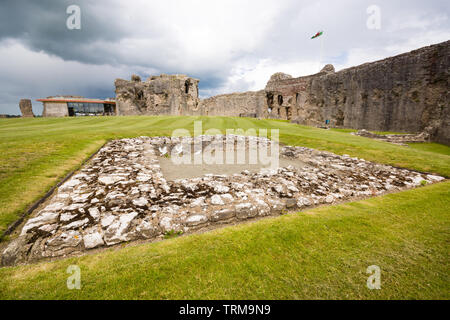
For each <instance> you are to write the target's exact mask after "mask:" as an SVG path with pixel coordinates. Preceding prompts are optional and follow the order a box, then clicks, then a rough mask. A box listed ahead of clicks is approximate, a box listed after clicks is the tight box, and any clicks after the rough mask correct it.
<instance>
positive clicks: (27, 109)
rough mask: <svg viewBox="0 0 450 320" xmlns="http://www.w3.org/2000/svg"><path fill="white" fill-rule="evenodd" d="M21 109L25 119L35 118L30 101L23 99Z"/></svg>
mask: <svg viewBox="0 0 450 320" xmlns="http://www.w3.org/2000/svg"><path fill="white" fill-rule="evenodd" d="M19 108H20V112H21V113H22V117H23V118H34V113H33V107H32V105H31V100H30V99H21V100H20V102H19Z"/></svg>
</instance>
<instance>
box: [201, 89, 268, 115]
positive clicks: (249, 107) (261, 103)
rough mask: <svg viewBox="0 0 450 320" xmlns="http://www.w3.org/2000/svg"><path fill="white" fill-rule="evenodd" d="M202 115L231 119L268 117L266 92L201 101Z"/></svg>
mask: <svg viewBox="0 0 450 320" xmlns="http://www.w3.org/2000/svg"><path fill="white" fill-rule="evenodd" d="M200 110H201V113H202V115H209V116H229V117H251V118H260V117H267V104H266V94H265V91H264V90H260V91H248V92H240V93H231V94H223V95H218V96H214V97H211V98H207V99H204V100H201V102H200Z"/></svg>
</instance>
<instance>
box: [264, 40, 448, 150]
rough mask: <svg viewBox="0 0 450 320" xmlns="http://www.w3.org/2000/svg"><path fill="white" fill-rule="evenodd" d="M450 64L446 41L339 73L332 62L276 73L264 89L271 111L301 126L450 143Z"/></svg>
mask: <svg viewBox="0 0 450 320" xmlns="http://www.w3.org/2000/svg"><path fill="white" fill-rule="evenodd" d="M449 68H450V41H447V42H444V43H441V44H437V45H433V46H429V47H424V48H421V49H418V50H415V51H412V52H409V53H405V54H401V55H398V56H395V57H391V58H387V59H384V60H381V61H377V62H373V63H366V64H363V65H360V66H357V67H352V68H349V69H345V70H342V71H339V72H334V68H333V67H332V66H331V65H328V66H326V67H325V68H324V69H323V70H322V71H321V72H320V73H318V74H316V75H312V76H308V77H300V78H292V77H291V76H289V75H284V74H276V75H274V76H272V78H271V80H270V81H269V83H268V84H267V87H266V93H267V96H268V99H269V108H270V107H272V112H274V110H276V112H277V115H278V112H279V111H278V110H279V109H282V110H281V112H280V114H281V116H282V117H286V118H290V119H292V120H294V121H295V122H297V123H300V124H305V125H325V121H326V120H329V121H330V125H331V126H338V127H345V128H354V129H367V130H379V131H399V132H408V133H417V132H421V131H427V132H428V133H430V134H431V136H432V138H433V140H436V141H439V142H443V143H447V144H449V143H450V127H449V125H450V112H449V111H450V109H449V101H450V99H449V98H450V96H449V84H448V79H449V70H450V69H449ZM280 97H281V98H280ZM280 101H281V102H282V103H281V105H280V104H279V103H278V102H280ZM288 108H290V109H291V110H288ZM286 110H288V111H289V112H287V111H286ZM288 113H290V117H288V116H286V114H288Z"/></svg>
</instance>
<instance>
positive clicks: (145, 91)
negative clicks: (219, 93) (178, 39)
mask: <svg viewBox="0 0 450 320" xmlns="http://www.w3.org/2000/svg"><path fill="white" fill-rule="evenodd" d="M198 82H199V80H197V79H194V78H190V77H188V76H186V75H167V74H162V75H160V76H152V77H149V78H148V79H147V81H145V82H142V81H141V79H140V77H138V76H135V75H133V76H132V80H131V81H127V80H123V79H116V81H115V86H116V105H117V113H118V114H119V115H192V114H196V113H197V111H198V104H199V98H198Z"/></svg>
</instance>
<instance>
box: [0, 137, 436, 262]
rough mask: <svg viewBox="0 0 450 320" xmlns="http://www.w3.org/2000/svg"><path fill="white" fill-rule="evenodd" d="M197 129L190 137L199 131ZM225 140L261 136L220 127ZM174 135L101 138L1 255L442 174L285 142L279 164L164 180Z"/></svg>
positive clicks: (141, 233) (148, 233)
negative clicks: (286, 162) (283, 162)
mask: <svg viewBox="0 0 450 320" xmlns="http://www.w3.org/2000/svg"><path fill="white" fill-rule="evenodd" d="M203 138H204V137H202V136H200V137H196V138H189V139H191V142H194V139H203ZM215 138H216V139H217V138H218V139H221V141H222V142H223V143H225V142H226V141H229V140H230V139H231V140H233V141H237V140H241V141H242V140H245V141H246V143H248V142H249V141H250V140H253V141H255V140H256V142H257V143H268V142H269V140H268V139H266V138H258V137H243V136H219V137H215ZM180 141H181V139H180V138H169V137H139V138H133V139H121V140H115V141H111V142H109V143H107V144H106V145H105V146H104V147H103V148H102V149H101V150H100V151H99V152H98V154H97V155H96V156H95V157H94V158H93V159H92V160H91V161H90V162H88V163H87V164H86V165H85V166H84V167H83V168H82V169H81V170H80V171H79V172H78V173H77V174H76V175H74V176H72V178H71V179H69V180H68V181H67V182H65V183H64V184H63V185H62V186H60V187H59V188H58V190H57V191H56V192H55V194H54V195H53V196H52V198H51V199H50V200H49V201H48V202H47V203H46V205H45V206H44V207H43V208H42V209H40V210H36V211H38V212H36V213H35V214H34V215H33V217H32V218H30V219H29V220H28V221H27V222H26V223H25V225H24V226H23V228H22V229H21V232H20V235H19V236H18V237H17V238H16V239H14V240H12V241H11V242H10V243H9V245H8V246H7V247H6V249H5V250H4V252H3V254H2V259H1V262H2V265H14V264H18V263H27V262H33V261H37V260H40V259H44V258H54V257H63V256H67V255H73V254H79V253H82V252H83V251H85V250H88V249H93V248H98V247H108V246H113V245H116V244H118V243H122V242H128V241H134V240H139V239H157V238H163V237H164V235H165V234H168V233H169V234H172V233H174V232H176V233H186V232H188V233H190V232H193V231H196V230H199V229H202V228H205V227H210V226H213V225H220V224H222V225H224V224H229V223H234V222H236V221H238V222H239V221H245V220H247V219H252V218H256V217H264V216H276V215H280V214H284V213H286V212H288V211H292V210H298V209H305V208H308V207H312V206H317V205H320V204H333V203H336V202H342V201H348V200H352V199H359V198H367V197H372V196H377V195H381V194H384V193H387V192H392V191H398V190H403V189H409V188H414V187H417V186H420V185H422V184H424V183H425V182H426V183H434V182H438V181H441V180H444V178H443V177H439V176H434V175H429V174H422V173H417V172H413V171H410V170H406V169H398V168H394V167H391V166H387V165H381V164H377V163H372V162H368V161H365V160H363V159H358V158H352V157H350V156H347V155H344V156H339V155H336V154H333V153H330V152H324V151H317V150H314V149H309V148H304V147H291V146H284V147H281V148H280V153H281V155H280V156H281V157H286V158H289V159H294V160H298V161H299V162H300V161H301V162H302V164H303V166H302V169H301V170H300V169H298V168H295V167H293V166H288V167H281V168H278V169H277V170H270V169H261V170H260V171H259V172H255V173H252V172H250V171H243V172H241V173H239V174H232V175H213V174H206V175H204V176H202V177H198V178H191V179H180V180H173V181H167V180H166V179H165V178H164V175H163V173H162V172H161V168H160V166H159V161H158V157H160V156H162V155H163V154H161V150H164V153H165V152H166V150H167V149H169V150H170V149H172V148H173V147H174V146H176V145H177V144H179V143H180Z"/></svg>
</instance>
